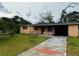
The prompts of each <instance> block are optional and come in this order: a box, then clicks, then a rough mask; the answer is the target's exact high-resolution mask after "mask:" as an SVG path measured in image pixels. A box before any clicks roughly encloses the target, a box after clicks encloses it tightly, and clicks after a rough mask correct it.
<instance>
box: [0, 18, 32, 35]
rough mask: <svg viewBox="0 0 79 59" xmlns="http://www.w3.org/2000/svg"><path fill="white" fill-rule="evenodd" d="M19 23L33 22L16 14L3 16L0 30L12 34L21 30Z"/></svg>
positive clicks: (0, 19) (0, 20) (0, 21)
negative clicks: (10, 16) (8, 16)
mask: <svg viewBox="0 0 79 59" xmlns="http://www.w3.org/2000/svg"><path fill="white" fill-rule="evenodd" d="M19 24H31V23H30V22H28V21H26V20H24V19H23V18H22V17H19V16H14V17H12V18H7V17H1V18H0V31H2V32H3V33H6V32H8V33H9V34H11V35H13V34H14V33H19V31H20V27H19Z"/></svg>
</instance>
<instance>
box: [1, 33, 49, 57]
mask: <svg viewBox="0 0 79 59" xmlns="http://www.w3.org/2000/svg"><path fill="white" fill-rule="evenodd" d="M46 39H47V38H46V37H43V36H38V35H30V34H16V35H15V36H14V37H11V36H5V37H0V56H15V55H18V54H20V53H22V52H24V51H26V50H28V49H30V48H32V47H34V46H36V45H37V44H39V43H41V42H42V41H45V40H46Z"/></svg>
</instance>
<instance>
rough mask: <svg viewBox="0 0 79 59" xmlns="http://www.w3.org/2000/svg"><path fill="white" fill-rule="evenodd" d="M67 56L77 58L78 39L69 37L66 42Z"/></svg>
mask: <svg viewBox="0 0 79 59" xmlns="http://www.w3.org/2000/svg"><path fill="white" fill-rule="evenodd" d="M67 55H68V56H79V37H75V38H72V37H69V38H68V40H67Z"/></svg>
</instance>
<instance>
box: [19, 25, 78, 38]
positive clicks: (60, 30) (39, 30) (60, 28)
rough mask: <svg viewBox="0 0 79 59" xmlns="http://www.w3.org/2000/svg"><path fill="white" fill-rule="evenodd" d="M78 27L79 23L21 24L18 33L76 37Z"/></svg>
mask: <svg viewBox="0 0 79 59" xmlns="http://www.w3.org/2000/svg"><path fill="white" fill-rule="evenodd" d="M78 25H79V23H54V24H32V25H26V24H22V25H20V33H27V34H41V35H51V36H71V37H78V36H79V33H78V32H79V27H78Z"/></svg>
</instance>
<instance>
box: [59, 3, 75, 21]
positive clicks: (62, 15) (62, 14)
mask: <svg viewBox="0 0 79 59" xmlns="http://www.w3.org/2000/svg"><path fill="white" fill-rule="evenodd" d="M73 4H76V3H70V4H69V5H68V6H67V7H65V8H64V9H63V10H62V13H61V18H60V22H66V15H67V12H66V10H67V9H68V8H69V7H72V8H73V7H75V6H72V5H73Z"/></svg>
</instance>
